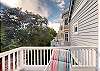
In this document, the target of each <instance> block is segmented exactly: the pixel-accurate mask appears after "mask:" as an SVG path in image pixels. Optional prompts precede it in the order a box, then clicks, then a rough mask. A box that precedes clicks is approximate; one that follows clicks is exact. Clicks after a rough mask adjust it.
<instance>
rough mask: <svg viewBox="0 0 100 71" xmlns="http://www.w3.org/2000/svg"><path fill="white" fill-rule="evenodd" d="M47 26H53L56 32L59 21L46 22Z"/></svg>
mask: <svg viewBox="0 0 100 71" xmlns="http://www.w3.org/2000/svg"><path fill="white" fill-rule="evenodd" d="M48 27H50V28H53V29H54V30H55V31H56V32H58V31H59V27H60V23H57V22H51V21H49V22H48Z"/></svg>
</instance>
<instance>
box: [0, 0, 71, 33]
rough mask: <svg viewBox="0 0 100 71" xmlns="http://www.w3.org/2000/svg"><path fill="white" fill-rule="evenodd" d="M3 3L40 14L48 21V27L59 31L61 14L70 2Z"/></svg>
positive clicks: (23, 0)
mask: <svg viewBox="0 0 100 71" xmlns="http://www.w3.org/2000/svg"><path fill="white" fill-rule="evenodd" d="M0 1H1V3H3V4H4V5H7V6H9V7H12V8H13V7H21V8H22V9H23V11H25V10H28V11H29V12H33V13H35V14H40V15H41V16H43V17H46V18H47V19H48V26H49V27H51V28H53V29H55V31H56V32H58V30H59V26H60V23H59V21H60V19H61V13H62V11H63V9H64V8H65V7H68V4H69V1H70V0H0Z"/></svg>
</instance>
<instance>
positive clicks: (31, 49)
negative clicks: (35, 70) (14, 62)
mask: <svg viewBox="0 0 100 71" xmlns="http://www.w3.org/2000/svg"><path fill="white" fill-rule="evenodd" d="M32 55H33V54H32V49H31V65H32V59H33V58H32Z"/></svg>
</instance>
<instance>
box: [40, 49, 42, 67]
mask: <svg viewBox="0 0 100 71" xmlns="http://www.w3.org/2000/svg"><path fill="white" fill-rule="evenodd" d="M40 65H42V50H40Z"/></svg>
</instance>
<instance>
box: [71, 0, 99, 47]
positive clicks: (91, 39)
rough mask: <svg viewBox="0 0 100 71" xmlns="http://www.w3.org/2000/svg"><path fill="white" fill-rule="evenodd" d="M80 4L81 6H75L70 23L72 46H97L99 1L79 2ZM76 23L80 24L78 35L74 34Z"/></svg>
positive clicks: (85, 0) (86, 0)
mask: <svg viewBox="0 0 100 71" xmlns="http://www.w3.org/2000/svg"><path fill="white" fill-rule="evenodd" d="M79 1H80V2H79ZM78 2H79V3H80V4H79V5H78V4H77V3H75V4H74V7H73V13H72V18H71V21H70V42H71V45H73V46H75V45H76V46H96V45H97V44H98V6H97V5H98V0H78ZM75 6H78V7H77V8H76V7H75ZM74 8H75V9H74ZM75 22H78V34H74V32H73V24H74V23H75Z"/></svg>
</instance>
